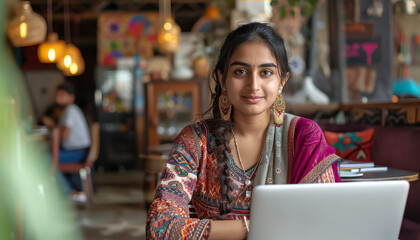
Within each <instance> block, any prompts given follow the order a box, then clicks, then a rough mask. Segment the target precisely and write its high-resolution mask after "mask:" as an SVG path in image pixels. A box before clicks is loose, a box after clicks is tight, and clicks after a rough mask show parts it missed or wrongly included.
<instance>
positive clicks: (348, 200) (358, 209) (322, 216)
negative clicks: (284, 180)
mask: <svg viewBox="0 0 420 240" xmlns="http://www.w3.org/2000/svg"><path fill="white" fill-rule="evenodd" d="M408 189H409V184H408V182H407V181H384V182H381V181H378V182H350V183H326V184H293V185H262V186H257V187H255V188H254V190H253V193H252V204H251V216H250V231H249V234H248V239H251V240H256V239H287V240H288V239H292V240H298V239H305V240H307V239H315V240H316V239H322V240H326V239H331V240H337V239H339V240H347V239H351V240H354V239H357V240H364V239H366V240H376V239H377V240H387V239H392V240H396V239H398V235H399V232H400V228H401V222H402V218H403V213H404V209H405V204H406V200H407V194H408Z"/></svg>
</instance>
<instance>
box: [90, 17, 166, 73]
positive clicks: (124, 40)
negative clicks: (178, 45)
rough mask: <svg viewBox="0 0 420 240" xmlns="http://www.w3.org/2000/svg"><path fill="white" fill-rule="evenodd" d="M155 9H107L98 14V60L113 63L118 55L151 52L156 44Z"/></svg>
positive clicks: (145, 54)
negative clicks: (148, 10) (150, 10)
mask: <svg viewBox="0 0 420 240" xmlns="http://www.w3.org/2000/svg"><path fill="white" fill-rule="evenodd" d="M158 22H159V13H158V12H144V13H133V12H109V13H102V14H101V15H100V16H99V18H98V64H99V65H100V66H115V65H116V59H117V58H119V57H131V56H134V55H136V54H140V55H141V56H142V57H144V58H150V57H152V56H153V48H154V47H156V45H157V32H158Z"/></svg>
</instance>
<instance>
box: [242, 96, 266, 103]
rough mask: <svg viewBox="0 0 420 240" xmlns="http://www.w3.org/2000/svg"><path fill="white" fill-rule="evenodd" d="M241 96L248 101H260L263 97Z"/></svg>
mask: <svg viewBox="0 0 420 240" xmlns="http://www.w3.org/2000/svg"><path fill="white" fill-rule="evenodd" d="M243 98H244V99H245V100H246V101H247V102H249V103H258V102H259V101H261V99H262V98H263V97H259V96H243Z"/></svg>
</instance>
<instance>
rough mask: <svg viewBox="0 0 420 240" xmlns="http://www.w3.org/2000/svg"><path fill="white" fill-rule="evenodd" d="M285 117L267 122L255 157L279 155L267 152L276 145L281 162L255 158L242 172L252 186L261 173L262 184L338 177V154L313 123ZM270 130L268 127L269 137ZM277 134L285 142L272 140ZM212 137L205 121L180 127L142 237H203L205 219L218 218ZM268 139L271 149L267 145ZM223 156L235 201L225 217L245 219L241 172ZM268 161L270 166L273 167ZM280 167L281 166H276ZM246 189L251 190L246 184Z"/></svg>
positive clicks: (207, 224)
mask: <svg viewBox="0 0 420 240" xmlns="http://www.w3.org/2000/svg"><path fill="white" fill-rule="evenodd" d="M287 119H288V121H285V122H286V123H287V122H288V124H285V125H284V126H283V127H282V128H281V129H280V128H277V127H274V125H273V126H272V122H271V123H270V126H269V130H268V133H267V139H266V144H265V146H264V148H265V150H263V153H262V155H261V158H263V157H265V156H271V155H277V157H280V155H281V154H280V153H278V154H277V153H276V151H275V150H273V149H275V148H276V147H277V148H278V149H280V150H281V149H284V151H279V152H287V154H286V155H287V158H286V159H283V160H285V161H286V162H281V163H279V164H277V165H276V164H268V165H271V166H269V167H267V166H266V167H265V168H264V166H263V164H264V161H261V160H260V162H259V164H260V165H259V166H257V165H258V164H255V165H254V166H252V167H251V168H250V169H248V170H247V175H248V176H251V179H252V181H253V182H254V185H256V184H257V182H259V180H257V179H254V178H259V177H260V178H261V175H264V176H263V177H262V179H263V180H262V181H265V183H263V184H271V183H310V182H312V183H325V182H339V181H341V180H340V177H339V175H338V168H337V163H338V160H339V157H338V156H337V155H335V152H334V149H333V148H332V147H330V146H329V145H328V144H327V142H326V141H325V138H324V135H323V134H322V130H321V129H320V128H319V126H318V125H317V124H316V123H315V122H313V121H311V120H309V119H305V118H300V117H296V116H293V115H290V114H287V116H286V120H287ZM289 123H290V124H289ZM270 129H272V130H270ZM270 131H273V134H272V135H270ZM275 134H278V136H279V137H276V136H277V135H275ZM285 134H286V135H285ZM269 138H272V139H269ZM279 138H283V139H287V140H285V141H283V142H282V141H277V139H279ZM214 139H215V137H214V135H212V133H211V132H210V131H208V130H207V128H206V127H205V124H203V123H200V122H197V123H195V124H192V125H189V126H187V127H185V128H184V129H183V130H182V131H181V133H180V134H179V135H178V137H177V138H176V139H175V144H174V147H173V149H172V153H171V155H170V157H169V159H168V161H167V164H166V167H165V169H164V170H163V172H162V175H161V179H160V183H159V186H158V188H157V190H156V195H155V199H154V200H153V202H152V204H151V206H150V208H149V212H148V218H147V225H146V235H147V238H148V239H207V238H208V236H209V234H210V230H211V221H210V220H211V219H215V218H216V217H217V216H219V214H220V213H219V201H220V199H221V198H220V184H219V180H218V176H219V173H218V169H217V159H216V155H215V152H214V149H215V145H214V144H215V141H214ZM271 140H274V141H271ZM268 142H270V143H271V144H272V145H273V147H267V144H268ZM282 144H283V145H282ZM276 145H277V146H276ZM270 154H271V155H270ZM273 157H275V156H273ZM228 159H229V164H228V165H229V174H230V176H231V179H233V183H234V186H235V190H234V192H233V194H234V196H235V197H236V200H235V202H234V206H233V208H232V211H231V212H230V213H229V214H228V216H227V219H242V218H243V217H244V216H246V217H248V218H249V210H250V204H251V197H247V196H245V194H239V193H242V192H243V188H244V184H243V183H244V181H245V176H244V174H243V171H242V169H241V168H239V167H238V166H237V165H236V164H235V162H234V161H233V159H232V155H231V154H230V153H228ZM280 159H282V158H281V157H280ZM273 165H276V166H275V167H274V168H273ZM280 166H283V167H284V168H286V169H281V167H280ZM271 168H273V169H271ZM261 169H269V170H270V171H269V173H268V174H266V173H265V172H267V171H266V170H263V172H264V174H261V173H260V172H261V171H262V170H261ZM257 172H258V173H257ZM271 172H272V173H271ZM273 174H274V175H275V176H273ZM277 179H280V180H277ZM281 179H284V181H285V182H282V180H281ZM260 181H261V180H260ZM270 181H271V182H270ZM249 190H252V187H251V189H249ZM189 203H190V204H192V205H193V206H194V208H195V211H196V215H197V216H196V218H192V217H190V212H189V206H188V205H189Z"/></svg>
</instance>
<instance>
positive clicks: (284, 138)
mask: <svg viewBox="0 0 420 240" xmlns="http://www.w3.org/2000/svg"><path fill="white" fill-rule="evenodd" d="M295 117H296V116H294V115H292V114H288V113H285V114H284V121H283V125H282V126H280V127H276V126H275V125H274V123H273V118H271V120H270V124H269V126H268V130H267V136H266V138H265V144H264V149H263V152H262V154H261V158H260V161H259V166H258V169H257V172H256V174H255V178H254V186H257V185H264V184H285V183H287V174H288V149H289V148H288V133H289V127H290V124H291V122H292V119H293V118H295ZM282 146H283V147H282Z"/></svg>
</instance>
